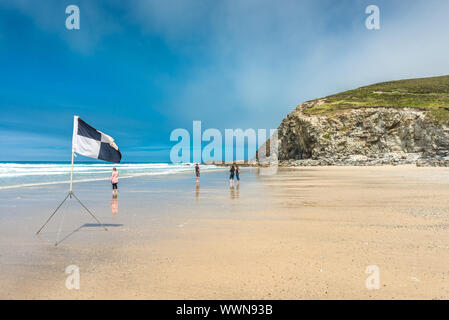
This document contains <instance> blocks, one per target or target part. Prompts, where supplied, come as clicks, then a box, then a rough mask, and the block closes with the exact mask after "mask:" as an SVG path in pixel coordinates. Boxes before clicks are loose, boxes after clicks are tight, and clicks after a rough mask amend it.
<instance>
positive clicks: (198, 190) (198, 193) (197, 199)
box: [195, 183, 200, 202]
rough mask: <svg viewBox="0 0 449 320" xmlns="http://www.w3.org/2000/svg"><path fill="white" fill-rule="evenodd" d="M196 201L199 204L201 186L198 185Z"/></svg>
mask: <svg viewBox="0 0 449 320" xmlns="http://www.w3.org/2000/svg"><path fill="white" fill-rule="evenodd" d="M195 199H196V201H197V202H198V201H199V200H200V184H199V183H197V184H196V187H195Z"/></svg>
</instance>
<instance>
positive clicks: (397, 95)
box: [278, 77, 449, 166]
mask: <svg viewBox="0 0 449 320" xmlns="http://www.w3.org/2000/svg"><path fill="white" fill-rule="evenodd" d="M407 104H408V105H407ZM448 106H449V77H436V78H426V79H413V80H402V81H395V82H388V83H382V84H377V85H372V86H368V87H363V88H359V89H356V90H352V91H347V92H344V93H341V94H338V95H334V96H330V97H326V98H322V99H317V100H313V101H309V102H306V103H303V104H301V105H299V106H298V107H296V109H295V110H294V111H293V112H292V113H290V114H289V115H288V116H287V117H286V118H285V119H284V120H283V121H282V123H281V125H280V126H279V128H278V157H279V160H280V161H281V162H280V163H281V165H288V166H297V165H382V164H409V163H416V164H417V165H447V164H448V163H449V122H448V119H449V111H448V110H449V108H448Z"/></svg>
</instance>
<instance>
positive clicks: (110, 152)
mask: <svg viewBox="0 0 449 320" xmlns="http://www.w3.org/2000/svg"><path fill="white" fill-rule="evenodd" d="M72 152H75V153H78V154H80V155H83V156H86V157H90V158H95V159H100V160H104V161H108V162H115V163H120V160H121V159H122V154H121V153H120V151H119V150H118V147H117V145H116V144H115V143H114V139H113V138H112V137H110V136H108V135H107V134H104V133H103V132H101V131H98V130H97V129H95V128H94V127H91V126H90V125H88V124H87V123H86V122H84V121H83V120H81V118H80V117H78V116H75V117H74V120H73V139H72Z"/></svg>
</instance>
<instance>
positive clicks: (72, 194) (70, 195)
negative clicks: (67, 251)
mask: <svg viewBox="0 0 449 320" xmlns="http://www.w3.org/2000/svg"><path fill="white" fill-rule="evenodd" d="M73 156H74V153H73V152H72V170H71V172H70V191H69V193H68V194H67V196H66V197H65V198H64V200H62V202H61V203H60V204H59V206H58V207H57V208H56V210H55V211H54V212H53V213H52V214H51V216H50V217H48V219H47V221H45V223H44V225H43V226H42V227H41V228H40V229H39V230H38V231H37V232H36V234H39V233H40V232H41V230H42V229H43V228H44V227H45V226H46V225H47V223H48V222H49V221H50V220H51V218H53V216H54V215H55V214H56V212H58V210H59V208H61V206H62V205H63V204H64V202H66V200H67V199H69V198H70V199H72V197H74V198H75V199H76V200H77V201H78V202H79V204H80V205H81V206H82V207H83V208H84V209H85V210H86V211H87V212H88V213H89V214H90V215H91V216H92V217H93V218H94V219H95V221H97V222H98V224H100V225H101V226H102V227H103V228H104V230H105V231H108V229H106V227H105V226H104V225H103V223H101V222H100V220H98V219H97V217H95V215H94V214H93V213H92V212H90V210H89V209H88V208H87V207H86V206H85V205H84V204H83V203H82V202H81V201H80V199H78V197H77V196H76V195H75V194H74V193H73V190H72V184H73ZM55 245H57V243H56V244H55Z"/></svg>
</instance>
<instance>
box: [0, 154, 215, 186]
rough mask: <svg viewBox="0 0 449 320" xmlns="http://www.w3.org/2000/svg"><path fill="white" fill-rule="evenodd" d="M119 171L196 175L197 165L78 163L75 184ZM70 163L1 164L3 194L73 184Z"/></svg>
mask: <svg viewBox="0 0 449 320" xmlns="http://www.w3.org/2000/svg"><path fill="white" fill-rule="evenodd" d="M114 167H116V168H117V170H118V172H119V176H120V179H122V178H130V177H138V176H150V175H167V174H179V173H183V172H192V175H193V173H194V164H191V163H184V164H172V163H137V162H136V163H132V162H129V163H120V164H115V163H99V162H87V161H86V162H76V163H75V165H74V170H73V181H74V182H75V183H76V182H86V181H97V180H109V178H110V176H111V172H112V168H114ZM200 168H201V171H202V172H204V171H211V170H221V169H220V168H219V167H217V166H215V165H200ZM70 170H71V163H70V162H0V190H2V189H11V188H21V187H30V186H39V185H48V184H58V183H69V182H70Z"/></svg>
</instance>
